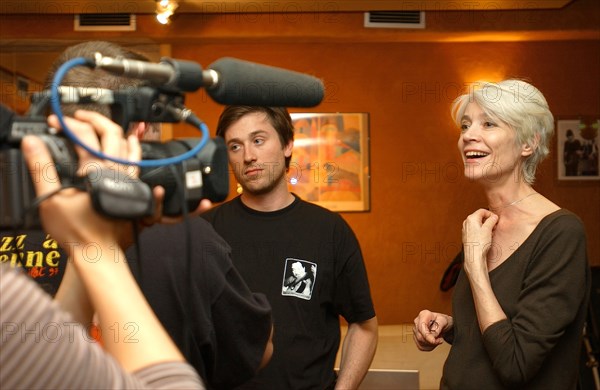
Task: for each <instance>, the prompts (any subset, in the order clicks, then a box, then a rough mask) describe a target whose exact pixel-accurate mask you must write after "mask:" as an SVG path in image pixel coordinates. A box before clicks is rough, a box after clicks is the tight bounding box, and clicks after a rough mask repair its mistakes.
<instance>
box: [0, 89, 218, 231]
mask: <svg viewBox="0 0 600 390" xmlns="http://www.w3.org/2000/svg"><path fill="white" fill-rule="evenodd" d="M63 92H64V95H66V94H70V95H72V96H74V95H78V96H79V100H80V101H81V100H86V99H82V97H83V96H82V94H81V92H77V89H72V88H63ZM86 92H88V93H89V92H90V90H87V91H86ZM92 93H94V94H95V95H96V96H100V95H102V96H103V99H104V100H106V96H107V95H112V96H113V99H112V100H113V102H112V103H111V119H112V120H113V121H115V122H116V123H120V124H121V125H122V126H123V128H125V129H126V128H127V126H126V125H125V124H129V123H131V122H135V121H143V122H150V123H174V122H179V121H180V118H178V117H177V115H174V114H173V113H170V112H169V111H168V110H164V111H163V110H162V107H166V106H168V105H169V104H171V103H172V104H175V105H174V107H176V106H177V105H179V104H180V103H181V96H179V94H176V93H165V92H161V91H159V90H158V89H156V88H151V87H140V88H135V89H130V90H127V91H121V92H117V91H108V90H104V91H99V90H98V89H93V92H92ZM43 94H46V95H47V93H43ZM43 94H36V95H34V96H33V97H32V107H33V110H30V114H31V115H28V116H25V117H14V118H13V120H12V124H11V125H10V131H9V133H8V136H7V139H6V140H5V142H3V144H4V145H5V149H4V150H1V151H0V168H1V170H0V180H1V183H2V200H1V201H0V227H2V228H16V227H18V228H35V227H39V219H38V216H37V213H28V212H27V210H29V208H30V207H31V206H32V205H33V204H34V200H35V191H34V190H33V185H32V179H31V176H30V175H29V172H28V170H27V168H26V166H25V162H24V160H23V156H22V154H21V151H20V143H21V140H22V138H23V137H24V136H26V135H37V136H39V137H40V138H42V140H43V141H44V143H45V144H46V146H47V147H48V150H49V151H50V154H51V155H52V158H53V161H54V163H55V167H56V170H57V172H58V175H59V177H58V178H56V179H57V180H58V179H60V182H61V183H62V184H63V186H69V185H77V184H81V183H82V178H80V177H78V176H77V174H76V172H77V169H78V160H77V155H76V153H75V150H74V148H73V143H72V142H71V141H70V140H69V139H68V138H67V137H66V136H65V135H64V134H62V133H57V131H56V130H55V129H52V128H49V127H48V125H47V119H46V117H45V116H44V115H40V113H41V112H42V111H44V110H45V109H46V106H47V104H46V101H47V100H48V99H47V96H44V95H43ZM61 100H62V101H63V102H68V101H69V99H68V98H66V97H62V98H61ZM70 100H73V99H70ZM93 100H96V101H97V100H98V99H93ZM157 102H160V104H157ZM165 102H168V104H166V105H164V103H165ZM135 107H154V108H153V109H151V110H135V111H134V110H132V109H133V108H135ZM159 107H160V108H159ZM199 142H200V138H189V139H178V140H171V141H168V142H166V143H161V142H157V141H142V142H141V147H142V160H157V159H166V158H173V157H176V156H179V155H182V154H183V153H186V152H189V151H190V150H192V149H193V148H195V147H196V146H197V145H198V143H199ZM6 146H7V147H6ZM96 174H97V172H96ZM139 178H140V179H141V181H142V182H144V183H146V184H147V185H148V186H149V187H148V188H150V187H154V186H156V185H161V186H163V187H164V188H165V198H164V201H163V214H165V215H169V216H175V215H180V214H181V213H182V212H183V210H185V209H187V210H194V209H195V208H196V207H197V206H198V204H199V202H200V201H201V200H202V199H209V200H211V201H213V202H220V201H223V200H224V199H225V198H226V197H227V195H228V192H229V171H228V162H227V150H226V149H225V144H224V141H223V139H222V138H221V137H215V138H213V139H209V140H207V142H206V143H205V145H204V146H203V147H202V149H200V152H198V153H197V154H194V155H193V156H191V157H190V158H187V159H185V160H183V161H181V164H178V165H175V164H172V165H162V166H156V167H141V168H140V173H139ZM99 179H100V178H99V177H98V176H97V175H96V176H92V178H91V179H90V180H92V181H94V180H99ZM111 179H112V180H113V181H115V180H116V178H115V177H112V178H111ZM129 179H131V178H121V180H120V184H121V185H120V186H119V187H118V188H112V191H110V193H106V192H103V193H98V194H97V196H99V197H104V199H106V202H104V204H105V206H104V207H110V208H118V209H113V210H112V212H111V210H110V209H107V210H105V211H106V212H105V214H108V215H110V216H124V215H129V216H130V217H132V218H133V217H143V216H149V215H151V214H152V211H153V204H152V197H151V196H150V193H149V191H147V190H145V189H140V187H139V186H136V185H133V182H132V181H131V180H129ZM37 180H39V178H37ZM113 187H114V186H113ZM100 199H101V198H100ZM183 202H186V204H185V207H184V205H183ZM124 213H125V214H124Z"/></svg>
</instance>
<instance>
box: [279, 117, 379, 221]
mask: <svg viewBox="0 0 600 390" xmlns="http://www.w3.org/2000/svg"><path fill="white" fill-rule="evenodd" d="M291 116H292V121H293V123H294V129H295V136H294V151H293V154H292V160H291V163H290V170H289V173H288V183H289V187H290V191H292V192H294V193H295V194H297V195H298V196H300V197H301V198H302V199H304V200H306V201H309V202H312V203H316V204H318V205H321V206H323V207H326V208H328V209H330V210H332V211H368V210H369V209H370V199H369V194H370V192H369V191H370V190H369V180H370V173H369V115H368V114H367V113H292V114H291Z"/></svg>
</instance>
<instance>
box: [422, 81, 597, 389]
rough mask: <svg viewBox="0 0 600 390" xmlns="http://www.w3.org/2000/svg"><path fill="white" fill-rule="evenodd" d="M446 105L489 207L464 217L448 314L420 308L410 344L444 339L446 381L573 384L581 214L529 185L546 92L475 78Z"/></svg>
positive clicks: (582, 297) (541, 148)
mask: <svg viewBox="0 0 600 390" xmlns="http://www.w3.org/2000/svg"><path fill="white" fill-rule="evenodd" d="M452 113H453V118H454V120H455V122H456V124H457V125H458V126H459V128H460V129H461V133H460V136H459V139H458V149H459V151H460V153H461V156H462V159H463V162H464V174H465V176H466V177H467V178H468V179H469V180H470V181H473V182H476V183H477V184H479V185H480V186H481V188H483V191H484V192H485V195H486V197H487V201H488V207H487V208H481V209H479V210H477V211H475V212H474V213H473V214H471V215H469V216H468V217H467V219H466V220H465V221H464V222H463V228H462V240H463V254H464V263H463V271H462V272H461V274H460V276H459V278H458V281H457V284H456V287H455V291H454V295H453V315H452V316H449V315H446V314H441V313H434V312H431V311H428V310H423V311H421V313H419V315H418V316H417V318H416V319H415V321H414V340H415V343H416V344H417V347H418V348H419V349H421V350H423V351H430V350H432V349H434V348H435V347H436V346H438V345H439V344H441V343H443V341H444V340H446V341H447V342H449V343H451V344H452V347H451V349H450V353H449V355H448V358H447V360H446V363H445V365H444V371H443V377H442V381H441V388H443V389H461V390H464V389H486V390H489V389H507V388H508V389H516V388H527V389H575V388H576V386H577V374H578V367H579V366H578V359H579V354H580V351H581V349H580V346H581V335H582V329H583V324H584V321H585V315H586V310H587V303H588V299H589V290H590V273H589V266H588V262H587V255H586V238H585V231H584V227H583V225H582V223H581V221H580V220H579V218H578V217H577V216H576V215H574V214H573V213H571V212H569V211H567V210H565V209H562V208H560V206H558V205H556V204H555V203H553V202H552V201H550V200H549V199H547V198H546V197H544V196H543V195H542V194H540V193H539V192H537V191H536V190H534V188H533V187H532V185H533V182H534V179H535V171H536V167H537V165H538V164H539V163H540V161H542V160H543V159H544V158H545V157H546V155H547V154H548V143H549V141H550V139H551V137H552V132H553V128H554V126H553V123H554V119H553V116H552V113H551V112H550V110H549V108H548V104H547V102H546V99H545V98H544V96H543V95H542V93H541V92H540V91H539V90H538V89H537V88H535V87H534V86H532V85H530V84H528V83H526V82H524V81H520V80H505V81H502V82H500V83H481V84H478V88H472V89H471V90H470V93H468V94H465V95H462V96H460V97H458V98H457V99H456V101H455V103H454V106H453V110H452Z"/></svg>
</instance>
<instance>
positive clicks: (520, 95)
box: [452, 79, 554, 184]
mask: <svg viewBox="0 0 600 390" xmlns="http://www.w3.org/2000/svg"><path fill="white" fill-rule="evenodd" d="M471 102H475V103H477V104H478V105H479V107H481V109H482V110H483V111H484V112H485V113H486V114H487V115H489V116H490V117H491V118H493V119H496V120H499V121H501V122H504V123H506V124H507V125H509V126H510V127H511V128H512V129H514V130H515V132H516V134H517V141H516V142H517V143H518V144H519V145H523V144H527V145H529V146H530V147H531V149H532V150H533V153H532V154H531V155H529V156H528V157H527V158H526V159H525V160H524V161H523V164H522V166H521V172H522V174H523V178H524V180H525V181H526V182H527V183H529V184H533V182H534V181H535V171H536V169H537V166H538V164H539V163H540V162H542V160H543V159H544V158H546V156H547V155H548V153H549V152H550V151H549V148H548V145H549V143H550V139H551V138H552V134H553V133H554V116H553V115H552V113H551V112H550V108H549V107H548V103H547V102H546V98H544V95H542V93H541V92H540V91H539V90H538V89H537V88H536V87H534V86H533V85H531V84H529V83H527V82H525V81H522V80H516V79H510V80H504V81H500V82H498V83H493V82H487V81H480V82H477V83H474V84H473V85H472V86H471V87H470V89H469V92H468V93H466V94H464V95H461V96H459V97H458V98H456V100H455V101H454V104H453V105H452V118H453V119H454V121H455V122H456V124H457V125H458V126H459V127H460V122H461V118H462V116H463V114H464V112H465V109H466V107H467V104H468V103H471Z"/></svg>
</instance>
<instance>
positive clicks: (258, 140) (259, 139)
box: [254, 138, 265, 145]
mask: <svg viewBox="0 0 600 390" xmlns="http://www.w3.org/2000/svg"><path fill="white" fill-rule="evenodd" d="M254 143H255V144H256V145H262V144H264V143H265V140H264V139H262V138H255V139H254Z"/></svg>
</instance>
